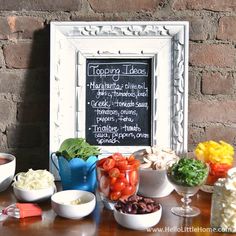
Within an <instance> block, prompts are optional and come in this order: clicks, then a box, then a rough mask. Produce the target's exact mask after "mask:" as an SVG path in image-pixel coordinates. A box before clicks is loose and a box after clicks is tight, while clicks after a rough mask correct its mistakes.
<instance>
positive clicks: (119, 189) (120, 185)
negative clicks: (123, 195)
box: [112, 180, 125, 191]
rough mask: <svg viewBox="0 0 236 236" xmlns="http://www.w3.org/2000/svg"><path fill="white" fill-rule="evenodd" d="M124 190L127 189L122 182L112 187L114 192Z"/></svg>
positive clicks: (117, 182) (119, 181)
mask: <svg viewBox="0 0 236 236" xmlns="http://www.w3.org/2000/svg"><path fill="white" fill-rule="evenodd" d="M124 188H125V183H124V182H123V181H121V180H118V181H116V182H115V183H114V185H113V186H112V190H114V191H121V190H122V189H124Z"/></svg>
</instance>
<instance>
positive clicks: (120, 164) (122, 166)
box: [116, 160, 128, 170]
mask: <svg viewBox="0 0 236 236" xmlns="http://www.w3.org/2000/svg"><path fill="white" fill-rule="evenodd" d="M127 165H128V161H127V160H120V161H116V167H117V168H119V170H121V169H122V170H126V168H127Z"/></svg>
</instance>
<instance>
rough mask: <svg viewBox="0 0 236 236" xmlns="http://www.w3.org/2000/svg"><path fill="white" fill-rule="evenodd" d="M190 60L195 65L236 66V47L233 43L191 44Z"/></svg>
mask: <svg viewBox="0 0 236 236" xmlns="http://www.w3.org/2000/svg"><path fill="white" fill-rule="evenodd" d="M189 61H190V64H191V65H194V66H203V67H204V66H218V67H234V66H235V64H236V63H235V62H236V49H235V48H234V47H233V46H231V45H216V44H211V45H207V44H191V45H190V59H189Z"/></svg>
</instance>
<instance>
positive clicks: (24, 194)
mask: <svg viewBox="0 0 236 236" xmlns="http://www.w3.org/2000/svg"><path fill="white" fill-rule="evenodd" d="M13 192H14V194H15V196H16V198H17V199H18V200H19V201H22V202H42V201H45V200H47V199H49V198H50V197H51V196H52V195H53V194H54V193H55V192H56V186H50V187H49V188H43V189H37V190H25V189H21V188H18V187H16V186H15V185H14V184H13Z"/></svg>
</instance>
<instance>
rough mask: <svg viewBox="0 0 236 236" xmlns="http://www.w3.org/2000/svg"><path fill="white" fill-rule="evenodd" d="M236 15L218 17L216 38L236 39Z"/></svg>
mask: <svg viewBox="0 0 236 236" xmlns="http://www.w3.org/2000/svg"><path fill="white" fill-rule="evenodd" d="M235 26H236V16H224V17H221V18H220V21H219V28H218V32H217V38H218V39H222V40H232V41H233V40H234V41H235V40H236V27H235Z"/></svg>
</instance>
